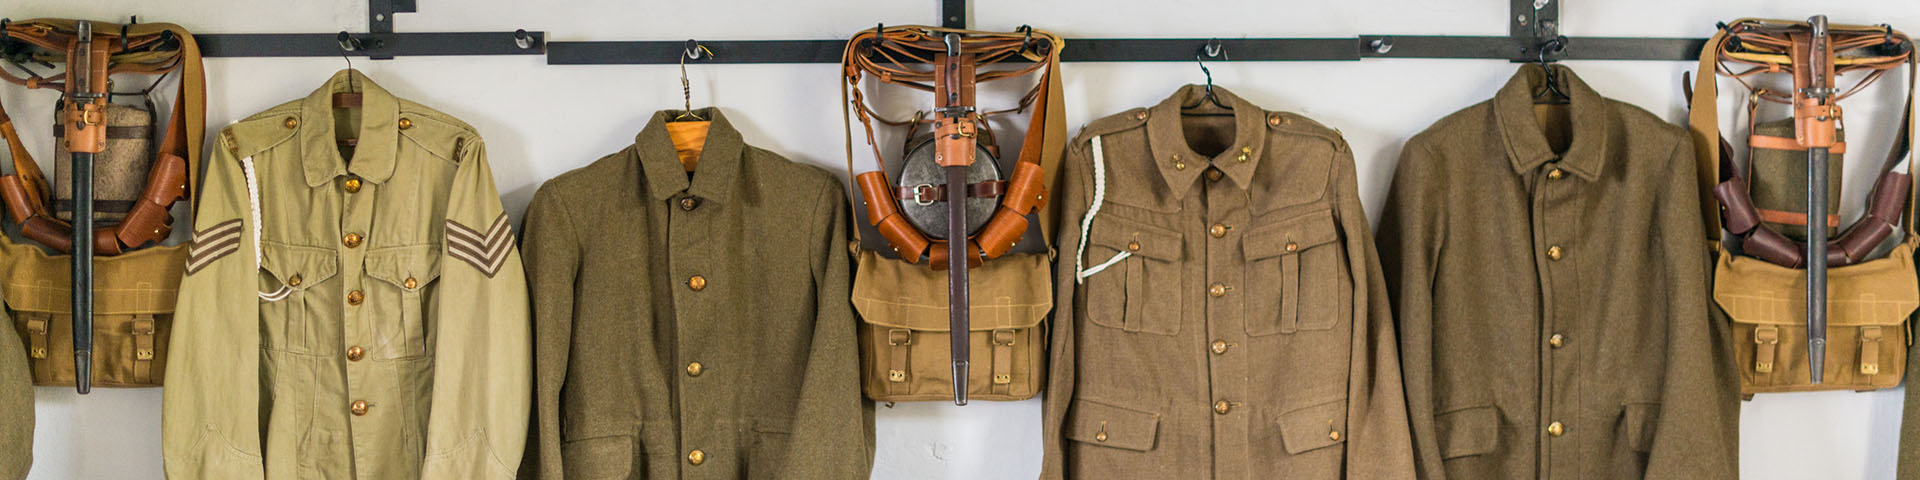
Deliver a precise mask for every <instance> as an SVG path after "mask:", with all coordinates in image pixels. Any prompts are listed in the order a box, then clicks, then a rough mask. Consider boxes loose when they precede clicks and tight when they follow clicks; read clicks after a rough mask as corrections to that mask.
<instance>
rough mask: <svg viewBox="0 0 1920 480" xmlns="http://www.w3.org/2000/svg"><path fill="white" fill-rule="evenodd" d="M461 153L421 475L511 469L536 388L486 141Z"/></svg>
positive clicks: (466, 475)
mask: <svg viewBox="0 0 1920 480" xmlns="http://www.w3.org/2000/svg"><path fill="white" fill-rule="evenodd" d="M469 145H470V146H469V147H468V148H467V150H466V151H464V152H460V154H459V157H460V158H459V160H460V166H459V168H458V169H457V170H455V172H454V175H453V185H452V188H451V189H450V193H449V194H448V195H449V197H448V199H447V213H446V224H445V229H444V235H443V237H444V239H443V240H442V245H441V258H440V280H439V282H440V285H439V287H438V288H439V289H440V290H439V291H440V293H441V294H440V295H437V296H436V297H435V300H436V302H437V303H436V304H434V305H431V306H430V308H431V309H432V311H433V312H434V316H433V317H432V319H433V322H434V323H433V325H434V328H433V332H432V334H433V339H434V340H433V356H434V359H433V362H434V370H433V400H432V402H433V403H432V404H431V405H432V411H431V412H430V413H429V414H428V418H427V441H426V443H427V445H426V452H427V456H426V459H425V465H424V466H423V468H422V471H421V478H423V479H427V480H439V479H461V480H471V479H481V478H513V476H514V472H515V471H516V469H517V468H518V467H519V465H520V455H521V454H522V453H523V452H524V451H525V442H526V439H527V436H526V435H527V412H528V411H530V410H529V409H530V407H529V405H528V404H529V401H530V399H529V397H530V396H531V390H532V388H533V378H532V377H533V373H532V370H533V367H532V347H531V346H530V345H529V341H528V338H529V337H530V333H531V332H530V331H529V330H530V328H529V326H528V325H529V323H528V315H527V284H526V276H525V272H524V271H523V270H522V268H521V265H520V253H519V250H518V249H516V248H514V246H513V232H512V226H511V225H509V224H508V221H507V217H506V212H505V210H504V209H502V208H501V206H500V195H499V193H498V192H497V191H495V189H494V185H493V170H492V168H490V167H489V166H488V165H487V156H486V147H485V145H484V144H482V143H481V142H480V141H479V140H478V139H474V140H470V141H469Z"/></svg>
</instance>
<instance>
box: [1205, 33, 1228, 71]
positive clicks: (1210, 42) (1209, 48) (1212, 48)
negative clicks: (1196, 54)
mask: <svg viewBox="0 0 1920 480" xmlns="http://www.w3.org/2000/svg"><path fill="white" fill-rule="evenodd" d="M1223 50H1225V48H1224V47H1223V46H1222V45H1220V39H1218V38H1209V39H1207V45H1206V46H1205V47H1201V49H1200V52H1201V53H1204V54H1206V55H1207V58H1220V54H1221V53H1222V51H1223ZM1203 68H1204V67H1203Z"/></svg>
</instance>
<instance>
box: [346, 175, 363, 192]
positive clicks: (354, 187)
mask: <svg viewBox="0 0 1920 480" xmlns="http://www.w3.org/2000/svg"><path fill="white" fill-rule="evenodd" d="M346 189H347V193H360V179H358V178H349V179H347V185H346Z"/></svg>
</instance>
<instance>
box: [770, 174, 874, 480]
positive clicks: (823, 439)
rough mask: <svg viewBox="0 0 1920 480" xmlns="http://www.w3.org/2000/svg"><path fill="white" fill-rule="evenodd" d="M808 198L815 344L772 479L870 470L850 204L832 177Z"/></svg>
mask: <svg viewBox="0 0 1920 480" xmlns="http://www.w3.org/2000/svg"><path fill="white" fill-rule="evenodd" d="M826 184H827V186H826V187H825V188H822V189H821V191H820V193H819V194H818V195H815V197H814V205H817V207H816V208H815V212H816V213H815V214H814V216H813V221H812V222H810V223H811V224H813V225H816V226H818V227H819V229H818V230H817V231H816V232H817V233H816V234H815V235H814V237H815V238H817V239H818V241H817V244H816V246H815V248H814V254H813V281H814V292H815V293H814V299H813V300H814V308H815V310H816V313H815V315H814V325H813V343H812V345H811V347H810V349H809V350H808V354H807V366H806V370H805V371H806V373H805V375H806V378H805V380H802V383H801V386H800V404H799V406H798V409H797V410H796V411H795V412H794V415H793V436H792V438H794V439H795V440H798V441H795V442H790V443H788V448H789V450H788V451H787V455H786V459H787V461H786V464H785V465H784V466H783V468H782V471H781V473H780V474H779V475H775V477H776V478H818V479H843V480H855V479H865V478H867V477H869V476H870V475H871V474H872V473H871V472H872V471H873V452H874V425H873V403H871V402H868V401H867V400H866V397H864V396H862V394H861V390H860V352H859V345H858V344H857V343H856V341H857V337H856V336H855V334H854V326H855V322H856V321H857V320H856V319H855V318H854V316H853V267H852V264H851V263H850V262H849V259H848V255H849V253H848V252H847V228H848V225H849V223H848V213H847V209H848V208H849V207H848V205H847V202H846V201H845V200H844V199H845V198H847V197H846V191H845V190H844V189H843V187H841V186H840V182H839V181H838V180H833V181H828V182H826Z"/></svg>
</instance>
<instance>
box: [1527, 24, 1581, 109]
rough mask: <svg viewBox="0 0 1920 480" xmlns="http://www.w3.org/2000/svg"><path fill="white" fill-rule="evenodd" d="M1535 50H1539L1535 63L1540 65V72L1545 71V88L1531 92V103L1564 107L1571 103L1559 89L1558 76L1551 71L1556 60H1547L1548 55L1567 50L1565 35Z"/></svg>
mask: <svg viewBox="0 0 1920 480" xmlns="http://www.w3.org/2000/svg"><path fill="white" fill-rule="evenodd" d="M1536 50H1539V54H1540V56H1539V58H1538V60H1539V61H1537V62H1535V63H1537V64H1539V65H1540V69H1541V70H1544V71H1546V74H1547V78H1546V83H1547V86H1546V88H1544V89H1540V90H1535V91H1534V92H1533V103H1534V104H1535V105H1565V104H1567V103H1570V102H1572V101H1573V97H1570V96H1568V95H1567V92H1566V91H1564V90H1561V89H1560V74H1559V73H1557V72H1555V71H1554V69H1553V63H1556V62H1557V60H1550V59H1548V58H1547V55H1549V54H1557V53H1560V52H1564V51H1566V50H1567V37H1566V36H1565V35H1561V36H1557V37H1553V39H1552V40H1547V42H1546V43H1542V44H1540V48H1538V49H1536Z"/></svg>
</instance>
